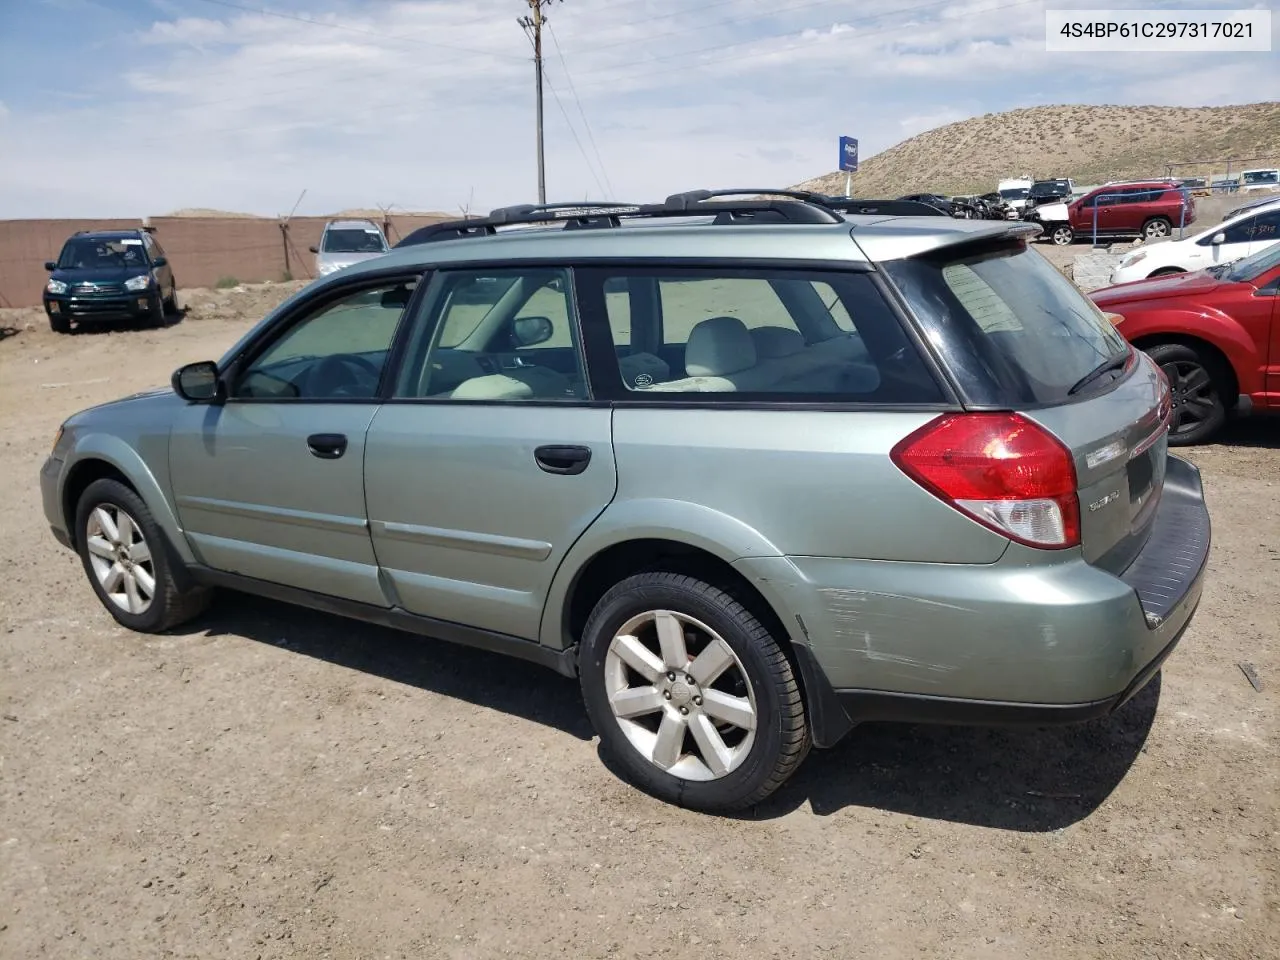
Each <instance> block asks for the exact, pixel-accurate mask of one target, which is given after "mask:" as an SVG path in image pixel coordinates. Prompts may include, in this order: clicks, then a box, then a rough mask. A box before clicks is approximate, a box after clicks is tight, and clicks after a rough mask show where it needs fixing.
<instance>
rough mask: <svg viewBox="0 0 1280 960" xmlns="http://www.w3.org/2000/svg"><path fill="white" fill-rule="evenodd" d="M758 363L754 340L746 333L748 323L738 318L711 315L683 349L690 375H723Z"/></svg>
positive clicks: (696, 329)
mask: <svg viewBox="0 0 1280 960" xmlns="http://www.w3.org/2000/svg"><path fill="white" fill-rule="evenodd" d="M755 365H756V345H755V341H754V340H752V339H751V334H750V333H748V332H747V325H746V324H745V323H743V322H742V321H741V320H739V319H738V318H737V317H711V318H709V319H707V320H703V321H702V322H701V323H699V324H698V325H697V326H695V327H694V328H693V331H692V332H691V333H690V334H689V343H688V344H687V345H686V346H685V349H684V369H685V373H686V374H687V375H688V376H691V377H723V376H726V375H727V374H730V373H737V372H739V371H740V370H746V369H748V368H750V367H754V366H755Z"/></svg>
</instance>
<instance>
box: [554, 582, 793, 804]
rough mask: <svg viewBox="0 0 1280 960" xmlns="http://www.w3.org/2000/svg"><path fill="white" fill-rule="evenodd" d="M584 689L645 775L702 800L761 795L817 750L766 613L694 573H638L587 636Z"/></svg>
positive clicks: (614, 739)
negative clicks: (753, 609) (812, 748)
mask: <svg viewBox="0 0 1280 960" xmlns="http://www.w3.org/2000/svg"><path fill="white" fill-rule="evenodd" d="M578 663H579V674H580V681H581V684H582V695H583V700H584V701H585V703H586V707H587V714H588V716H589V717H590V718H591V723H592V726H593V727H594V728H595V731H596V733H597V734H599V736H600V741H601V745H602V747H603V748H604V750H605V751H606V752H607V753H608V754H609V755H610V757H612V758H613V759H615V760H616V761H617V765H618V767H619V768H620V773H621V775H622V776H623V777H624V779H626V780H627V781H628V782H630V783H631V784H632V785H634V786H635V787H637V788H639V789H641V790H643V791H645V792H646V793H649V794H651V795H653V796H656V797H658V798H659V799H662V800H665V801H667V802H669V803H674V804H677V805H679V806H682V807H689V808H691V809H695V810H704V811H731V810H738V809H741V808H743V807H749V806H751V805H753V804H756V803H759V802H760V801H762V800H764V799H765V798H766V797H767V796H769V795H770V794H771V793H773V792H774V791H775V790H777V789H778V788H779V787H780V786H782V784H783V783H784V782H785V781H786V780H787V778H788V777H790V776H791V774H793V773H794V772H795V770H796V769H797V768H798V767H799V765H800V763H801V761H802V760H803V759H804V757H805V756H806V754H807V753H808V751H809V747H810V738H809V728H808V724H807V722H806V720H805V714H804V706H803V703H802V701H801V697H800V686H799V683H798V681H797V678H796V675H795V673H794V672H793V670H792V667H791V663H790V661H789V660H788V659H787V657H786V655H785V654H784V653H783V651H782V649H781V648H780V647H779V645H778V641H777V639H776V638H774V637H773V636H772V635H771V634H770V632H769V630H768V629H767V628H766V627H765V626H764V624H763V623H761V621H760V620H759V619H757V617H756V616H755V615H754V614H753V613H752V612H751V611H750V610H749V609H747V607H745V606H743V604H742V603H741V602H739V600H737V599H736V598H735V597H733V596H732V595H731V594H729V593H727V592H726V591H724V590H722V589H721V588H719V587H716V586H713V585H712V584H710V583H706V582H704V581H702V580H699V579H697V578H695V577H691V576H685V575H683V574H678V573H674V572H668V571H654V572H646V573H640V574H636V575H634V576H631V577H628V578H627V579H625V580H623V581H622V582H621V583H618V584H617V585H615V586H614V587H613V588H612V589H610V590H609V591H608V592H607V593H606V594H605V595H604V596H603V597H602V598H601V599H600V601H599V603H597V604H596V606H595V609H594V610H593V611H592V613H591V617H590V619H589V620H588V621H587V626H586V629H585V630H584V632H583V636H582V645H581V650H580V655H579V660H578Z"/></svg>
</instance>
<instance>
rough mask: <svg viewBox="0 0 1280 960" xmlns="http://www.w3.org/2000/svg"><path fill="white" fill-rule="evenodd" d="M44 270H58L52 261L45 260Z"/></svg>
mask: <svg viewBox="0 0 1280 960" xmlns="http://www.w3.org/2000/svg"><path fill="white" fill-rule="evenodd" d="M44 268H45V269H46V270H57V269H58V265H57V264H56V263H54V262H53V261H52V260H46V261H45V262H44Z"/></svg>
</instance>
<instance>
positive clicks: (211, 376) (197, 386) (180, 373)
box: [171, 360, 223, 403]
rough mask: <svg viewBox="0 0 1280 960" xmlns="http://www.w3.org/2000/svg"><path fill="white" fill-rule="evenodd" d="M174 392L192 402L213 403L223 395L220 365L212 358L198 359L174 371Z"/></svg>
mask: <svg viewBox="0 0 1280 960" xmlns="http://www.w3.org/2000/svg"><path fill="white" fill-rule="evenodd" d="M171 382H172V384H173V392H174V393H176V394H177V395H178V396H180V397H182V399H183V400H188V401H190V402H191V403H212V402H216V401H218V400H221V399H222V397H223V385H222V379H221V378H220V377H219V376H218V365H217V364H216V363H214V362H213V361H212V360H198V361H197V362H195V363H188V364H186V365H184V366H181V367H179V368H178V369H177V370H175V371H174V372H173V379H172V381H171Z"/></svg>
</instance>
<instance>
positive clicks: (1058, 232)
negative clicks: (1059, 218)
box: [1045, 223, 1076, 247]
mask: <svg viewBox="0 0 1280 960" xmlns="http://www.w3.org/2000/svg"><path fill="white" fill-rule="evenodd" d="M1045 233H1047V234H1048V235H1049V239H1050V240H1051V241H1053V244H1054V245H1055V246H1058V247H1067V246H1070V245H1071V244H1073V243H1075V239H1076V232H1075V231H1074V230H1072V229H1071V225H1070V224H1066V223H1054V224H1050V225H1049V226H1048V227H1047V228H1046V230H1045Z"/></svg>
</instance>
